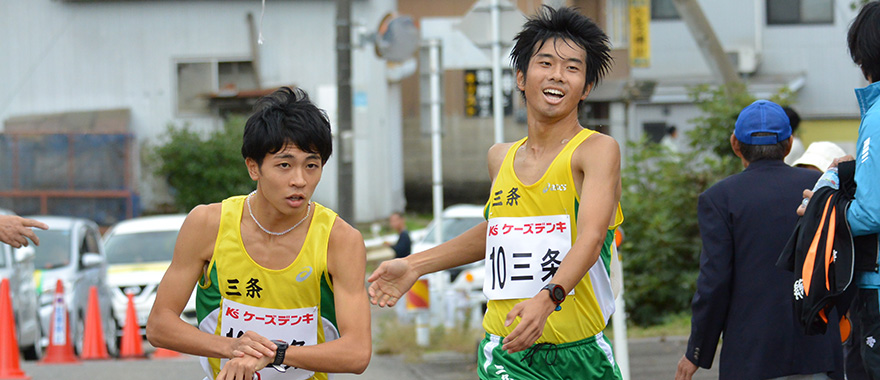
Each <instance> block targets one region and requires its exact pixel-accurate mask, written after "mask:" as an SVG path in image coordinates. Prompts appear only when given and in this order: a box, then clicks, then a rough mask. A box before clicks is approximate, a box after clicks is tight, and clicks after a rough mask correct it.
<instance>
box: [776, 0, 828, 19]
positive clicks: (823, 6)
mask: <svg viewBox="0 0 880 380" xmlns="http://www.w3.org/2000/svg"><path fill="white" fill-rule="evenodd" d="M832 23H834V0H767V25H793V24H832Z"/></svg>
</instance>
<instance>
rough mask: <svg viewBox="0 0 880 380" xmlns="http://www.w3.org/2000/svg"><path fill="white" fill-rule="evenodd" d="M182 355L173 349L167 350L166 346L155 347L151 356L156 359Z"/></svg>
mask: <svg viewBox="0 0 880 380" xmlns="http://www.w3.org/2000/svg"><path fill="white" fill-rule="evenodd" d="M182 356H183V355H182V354H181V353H179V352H177V351H174V350H169V349H167V348H157V349H156V351H155V352H153V355H151V357H152V358H156V359H171V358H179V357H182Z"/></svg>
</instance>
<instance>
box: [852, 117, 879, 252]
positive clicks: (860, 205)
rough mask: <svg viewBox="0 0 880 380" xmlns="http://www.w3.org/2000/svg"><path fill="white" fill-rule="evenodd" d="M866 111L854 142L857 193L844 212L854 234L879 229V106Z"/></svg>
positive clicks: (857, 234)
mask: <svg viewBox="0 0 880 380" xmlns="http://www.w3.org/2000/svg"><path fill="white" fill-rule="evenodd" d="M871 111H874V112H870V111H869V112H868V113H866V114H865V118H864V119H863V120H862V125H861V127H859V142H858V145H857V146H856V156H855V159H856V174H855V180H856V184H857V187H856V195H855V199H854V200H853V201H852V203H851V204H850V207H849V209H848V210H847V213H846V219H847V221H848V222H849V225H850V228H851V230H852V234H853V235H854V236H861V235H868V234H872V233H878V232H880V196H877V191H880V166H878V159H880V156H878V154H880V151H878V149H880V148H878V145H880V113H878V112H880V110H876V111H875V110H871Z"/></svg>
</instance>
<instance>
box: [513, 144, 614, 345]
mask: <svg viewBox="0 0 880 380" xmlns="http://www.w3.org/2000/svg"><path fill="white" fill-rule="evenodd" d="M571 167H572V171H573V172H574V171H582V172H583V175H584V178H583V181H582V182H581V187H580V192H579V193H580V194H581V203H580V209H579V210H578V218H577V236H576V237H575V241H574V244H572V247H571V249H570V250H569V251H568V254H567V255H566V256H565V259H563V260H562V263H560V264H559V268H558V269H557V271H556V274H555V275H554V276H553V279H552V280H551V281H552V282H553V283H554V284H558V285H561V286H562V287H563V288H564V289H565V291H566V293H568V292H570V291H571V290H572V288H574V286H575V285H576V284H577V283H578V281H580V280H581V279H582V278H583V277H584V276H585V275H586V274H587V271H589V270H590V268H591V267H592V266H593V265H594V264H596V261H597V260H598V258H599V253H600V251H601V250H602V244H603V243H604V241H605V236H606V234H607V233H608V226H609V225H610V224H612V223H613V221H614V220H613V216H614V211H615V210H616V208H617V203H618V201H619V200H620V148H619V147H618V145H617V142H616V141H614V139H612V138H611V137H608V136H605V135H599V134H596V135H594V136H593V137H590V138H589V139H587V140H586V141H585V142H584V143H583V144H582V145H581V146H580V147H579V148H578V149H577V150H576V151H575V154H574V155H572V162H571ZM563 307H564V306H563ZM555 308H556V305H554V304H553V302H552V301H551V300H550V296H549V294H548V292H545V291H540V292H538V294H537V295H535V297H533V298H531V299H528V300H525V301H523V302H520V303H519V304H517V305H516V306H514V307H513V309H512V310H511V311H510V313H508V314H507V320H506V321H505V323H506V324H507V325H508V326H510V325H511V324H513V323H514V322H515V320H516V318H517V317H519V318H520V321H519V324H518V325H517V326H516V327H515V328H514V329H513V331H511V332H510V334H509V335H508V336H507V337H505V339H504V345H503V346H502V348H503V349H504V350H507V351H508V352H511V353H512V352H518V351H522V350H525V349H527V348H529V347H530V346H531V345H532V344H534V343H535V342H536V341H537V340H538V338H540V337H541V335H542V334H543V332H544V325H545V324H546V322H547V318H548V317H549V316H550V313H552V312H553V310H554V309H555Z"/></svg>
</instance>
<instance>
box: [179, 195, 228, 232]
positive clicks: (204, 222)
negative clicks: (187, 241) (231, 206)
mask: <svg viewBox="0 0 880 380" xmlns="http://www.w3.org/2000/svg"><path fill="white" fill-rule="evenodd" d="M222 209H223V205H222V204H221V203H210V204H202V205H198V206H196V207H194V208H193V209H192V210H191V211H190V212H189V214H187V215H186V219H185V220H184V221H183V226H182V227H181V232H186V233H191V234H198V235H200V236H205V235H210V234H211V232H213V235H214V236H216V234H217V230H218V229H219V228H220V215H221V213H222ZM212 240H213V239H212Z"/></svg>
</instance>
